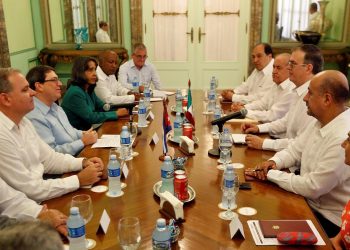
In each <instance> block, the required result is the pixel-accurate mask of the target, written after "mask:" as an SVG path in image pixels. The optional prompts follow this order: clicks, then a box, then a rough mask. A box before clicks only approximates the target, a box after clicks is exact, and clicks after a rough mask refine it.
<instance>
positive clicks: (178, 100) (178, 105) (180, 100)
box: [175, 89, 183, 113]
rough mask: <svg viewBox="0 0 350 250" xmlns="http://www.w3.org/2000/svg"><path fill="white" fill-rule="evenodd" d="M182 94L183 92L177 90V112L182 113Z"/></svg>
mask: <svg viewBox="0 0 350 250" xmlns="http://www.w3.org/2000/svg"><path fill="white" fill-rule="evenodd" d="M182 99H183V97H182V94H181V90H180V89H178V90H176V95H175V100H176V108H175V111H176V112H179V113H181V112H182Z"/></svg>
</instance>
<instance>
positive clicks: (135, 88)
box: [131, 76, 140, 93]
mask: <svg viewBox="0 0 350 250" xmlns="http://www.w3.org/2000/svg"><path fill="white" fill-rule="evenodd" d="M131 84H132V91H133V92H135V93H139V86H140V82H139V79H138V78H137V76H134V78H133V79H132V82H131Z"/></svg>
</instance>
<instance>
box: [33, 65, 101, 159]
mask: <svg viewBox="0 0 350 250" xmlns="http://www.w3.org/2000/svg"><path fill="white" fill-rule="evenodd" d="M26 78H27V81H28V82H29V86H30V88H31V89H33V90H35V91H36V95H35V96H34V98H33V99H34V106H35V108H34V110H33V111H31V112H30V113H28V114H27V115H26V117H27V118H28V119H29V120H30V121H31V122H32V124H33V125H34V127H35V130H36V132H37V133H38V134H39V135H40V137H41V139H43V140H44V141H45V142H46V143H47V144H49V146H50V147H52V148H53V149H54V150H55V151H57V152H60V153H65V154H71V155H76V154H78V153H79V152H80V151H81V150H82V149H83V148H84V146H86V145H90V144H93V143H95V142H96V140H97V133H96V131H94V130H88V131H81V130H77V129H75V128H73V126H72V125H71V124H70V123H69V121H68V118H67V115H66V114H65V113H64V111H63V109H62V108H61V107H60V106H58V105H57V104H56V103H55V102H56V101H57V100H58V99H59V98H61V87H62V82H61V81H60V80H59V79H58V77H57V74H56V72H55V70H54V69H53V68H51V67H50V66H45V65H40V66H36V67H34V68H32V69H31V70H29V72H28V74H27V76H26Z"/></svg>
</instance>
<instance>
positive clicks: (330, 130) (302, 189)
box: [267, 109, 350, 226]
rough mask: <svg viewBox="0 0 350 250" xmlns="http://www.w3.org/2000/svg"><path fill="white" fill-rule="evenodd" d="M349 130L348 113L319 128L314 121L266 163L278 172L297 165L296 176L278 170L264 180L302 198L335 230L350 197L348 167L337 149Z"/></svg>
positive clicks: (348, 111)
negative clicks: (298, 167)
mask: <svg viewBox="0 0 350 250" xmlns="http://www.w3.org/2000/svg"><path fill="white" fill-rule="evenodd" d="M349 130H350V110H349V109H348V110H346V111H344V112H342V113H341V114H340V115H338V116H337V117H336V118H334V119H333V120H332V121H331V122H329V123H328V124H327V125H326V126H324V127H322V128H321V124H320V122H319V121H316V120H314V121H313V122H312V123H311V124H310V125H309V126H308V127H307V129H306V130H305V131H304V132H303V133H302V134H301V135H300V136H299V137H297V138H296V139H295V140H294V141H293V142H292V143H291V144H290V145H289V146H288V148H286V149H285V150H283V151H280V152H278V153H276V154H275V156H274V157H272V158H271V159H270V160H273V161H275V162H276V165H277V168H278V169H283V168H288V167H291V166H293V165H295V163H296V162H300V163H301V167H300V175H295V174H293V173H287V172H284V171H280V170H270V171H269V172H268V174H267V178H268V180H270V181H272V182H274V183H276V184H277V185H279V186H280V187H282V188H283V189H285V190H287V191H290V192H294V193H296V194H300V195H302V196H304V197H305V198H306V199H307V202H308V203H309V205H310V206H311V207H312V208H313V209H315V210H316V211H318V212H319V213H320V214H322V215H323V216H324V217H325V218H326V219H328V220H329V221H331V222H333V223H334V224H336V225H338V226H340V224H341V212H342V210H343V208H344V206H345V204H346V203H347V201H348V200H349V197H350V167H349V166H347V165H346V164H345V163H344V160H345V154H344V150H343V149H342V148H341V143H342V142H343V141H344V140H345V139H346V138H347V136H348V135H347V134H348V132H349Z"/></svg>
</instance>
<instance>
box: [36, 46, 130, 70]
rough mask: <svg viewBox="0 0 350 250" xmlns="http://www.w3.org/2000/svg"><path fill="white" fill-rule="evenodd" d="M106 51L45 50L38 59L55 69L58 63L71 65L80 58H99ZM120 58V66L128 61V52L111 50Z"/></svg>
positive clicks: (117, 49) (122, 49) (119, 49)
mask: <svg viewBox="0 0 350 250" xmlns="http://www.w3.org/2000/svg"><path fill="white" fill-rule="evenodd" d="M103 50H105V48H103V49H83V50H73V49H48V48H44V49H42V50H41V51H40V53H39V55H38V58H39V61H40V63H41V64H45V65H49V66H51V67H55V66H56V64H57V63H65V64H71V63H73V61H74V59H75V58H77V57H79V56H91V57H94V58H97V57H98V55H99V54H100V53H101V52H102V51H103ZM111 50H113V51H115V52H116V53H117V54H118V56H119V60H120V61H119V65H121V64H122V63H124V62H125V61H127V60H128V58H129V56H128V51H127V50H126V49H124V48H111Z"/></svg>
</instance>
